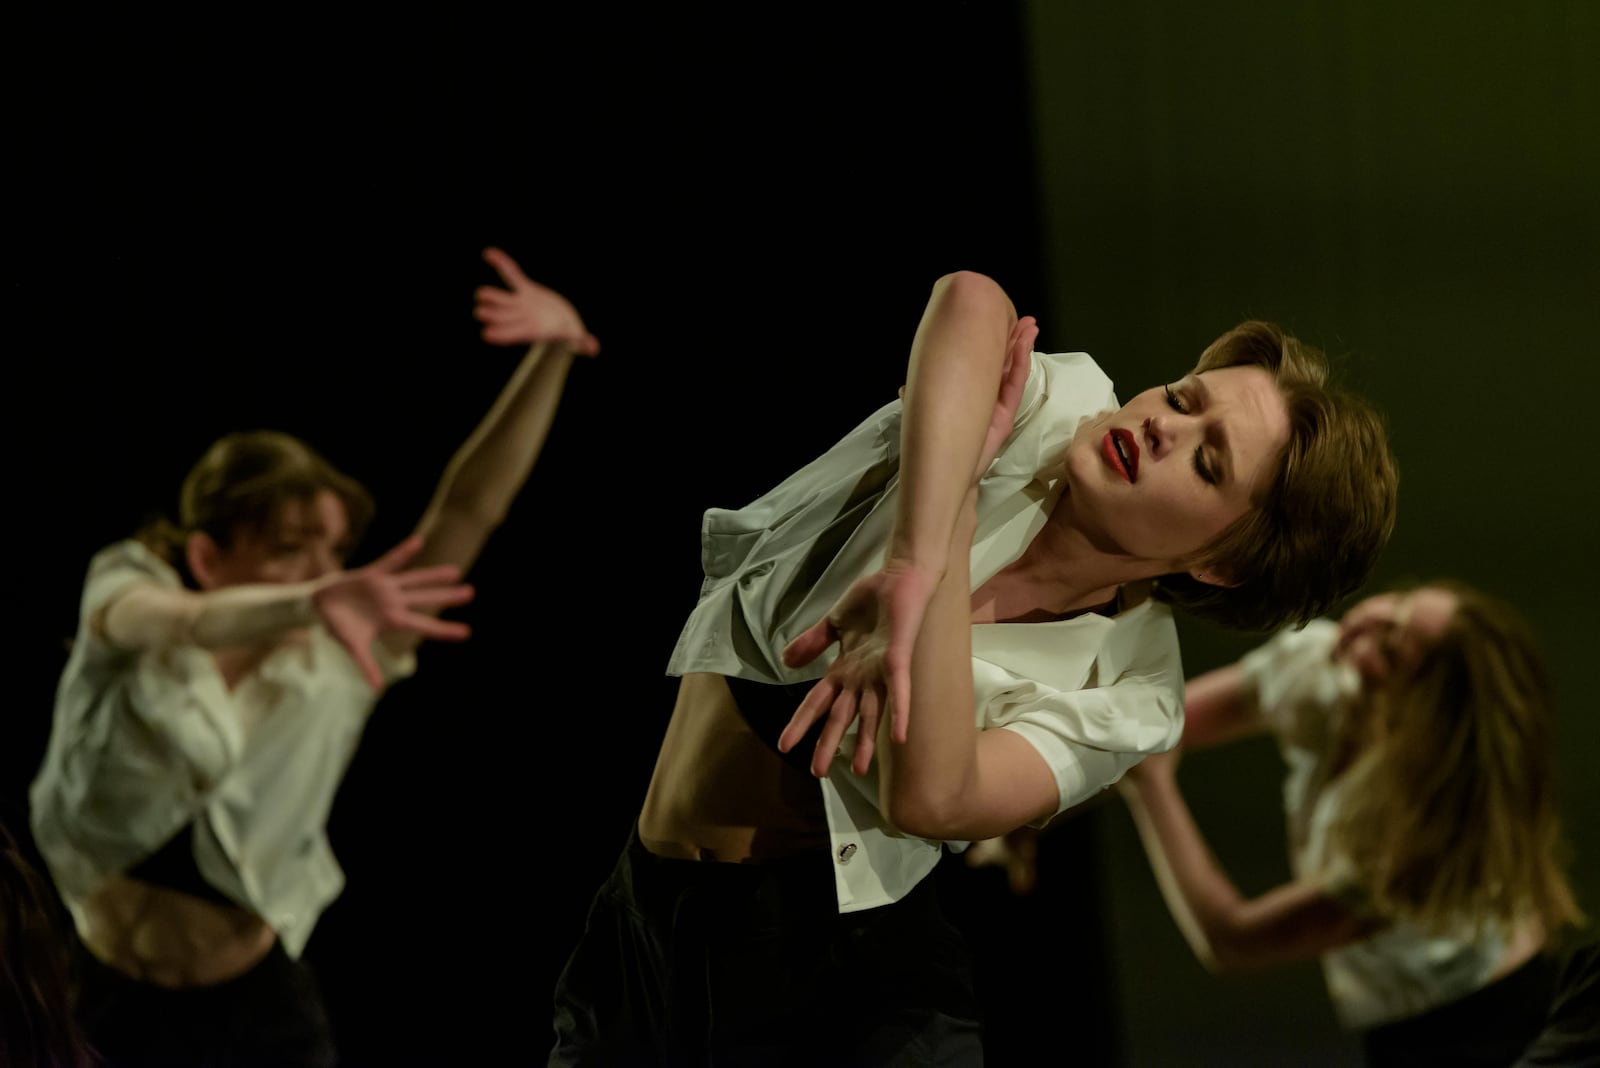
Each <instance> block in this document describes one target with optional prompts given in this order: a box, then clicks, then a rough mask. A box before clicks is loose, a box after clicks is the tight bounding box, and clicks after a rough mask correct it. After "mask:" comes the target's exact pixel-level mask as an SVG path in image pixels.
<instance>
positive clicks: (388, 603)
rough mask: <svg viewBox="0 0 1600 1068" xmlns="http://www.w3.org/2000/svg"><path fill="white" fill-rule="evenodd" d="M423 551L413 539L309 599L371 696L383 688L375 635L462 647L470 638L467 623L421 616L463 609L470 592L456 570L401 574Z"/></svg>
mask: <svg viewBox="0 0 1600 1068" xmlns="http://www.w3.org/2000/svg"><path fill="white" fill-rule="evenodd" d="M421 549H422V539H421V538H419V537H416V536H415V535H413V536H412V537H409V538H407V539H406V540H405V541H402V542H401V543H400V544H399V545H397V546H395V547H394V548H393V549H390V550H389V551H388V552H386V553H384V554H383V556H382V557H380V558H379V559H377V560H375V561H373V562H372V563H370V564H368V565H367V566H366V567H361V568H357V569H356V570H354V571H341V572H338V573H336V574H333V575H329V576H328V577H327V578H325V579H322V580H321V581H319V582H318V583H317V588H316V590H315V592H314V593H313V594H312V601H313V603H314V604H315V605H316V608H317V611H318V612H320V613H321V614H322V618H323V621H324V622H326V623H327V625H328V630H329V631H331V632H332V633H333V635H334V637H336V638H337V639H338V640H339V642H340V644H342V645H343V646H344V647H345V648H346V649H348V650H349V651H350V655H351V656H352V657H354V658H355V661H356V664H357V666H359V667H360V668H361V673H362V675H364V676H365V677H366V680H367V682H368V683H370V684H371V685H372V688H373V689H374V690H379V689H382V688H383V673H382V671H380V670H379V668H378V662H377V660H376V659H374V657H373V655H372V642H373V639H375V638H376V637H378V635H379V634H381V633H383V632H385V631H392V630H401V631H409V632H411V633H414V634H418V635H421V636H422V637H424V638H434V639H437V640H440V641H462V640H464V639H466V638H467V637H468V636H469V635H470V634H471V628H469V627H468V626H467V625H466V624H465V623H459V622H451V621H447V620H441V619H437V618H435V617H434V616H431V615H428V614H427V613H426V612H423V611H419V609H433V608H446V607H450V606H453V605H460V604H466V603H467V602H468V601H470V600H472V597H473V592H474V591H473V589H472V587H471V586H469V585H467V584H465V583H462V582H461V581H460V578H461V569H460V568H459V567H457V566H456V565H454V564H438V565H436V566H433V567H420V568H416V569H413V570H409V571H408V570H405V565H406V563H407V562H408V561H409V560H411V558H412V557H414V556H416V555H417V553H418V552H419V551H420V550H421Z"/></svg>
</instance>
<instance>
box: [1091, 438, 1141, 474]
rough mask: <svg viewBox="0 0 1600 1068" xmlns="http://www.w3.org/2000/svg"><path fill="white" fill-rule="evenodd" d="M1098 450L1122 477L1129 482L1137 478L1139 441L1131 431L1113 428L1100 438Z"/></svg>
mask: <svg viewBox="0 0 1600 1068" xmlns="http://www.w3.org/2000/svg"><path fill="white" fill-rule="evenodd" d="M1100 452H1101V454H1102V455H1104V456H1105V458H1106V463H1108V464H1110V465H1111V466H1112V468H1114V469H1115V470H1116V472H1117V473H1118V474H1120V475H1121V476H1122V477H1123V478H1125V479H1127V480H1128V481H1129V482H1137V481H1138V480H1139V443H1138V442H1137V441H1135V440H1134V437H1133V432H1132V431H1130V430H1122V429H1120V428H1113V429H1111V430H1109V431H1107V432H1106V436H1105V437H1104V438H1102V439H1101V440H1100Z"/></svg>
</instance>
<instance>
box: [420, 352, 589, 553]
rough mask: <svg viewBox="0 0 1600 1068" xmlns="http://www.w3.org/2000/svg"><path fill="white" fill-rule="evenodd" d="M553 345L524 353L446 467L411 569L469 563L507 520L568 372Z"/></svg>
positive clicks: (565, 355) (565, 357)
mask: <svg viewBox="0 0 1600 1068" xmlns="http://www.w3.org/2000/svg"><path fill="white" fill-rule="evenodd" d="M572 360H573V355H572V351H571V350H570V349H568V348H566V347H565V346H562V345H555V344H536V345H534V346H533V347H531V348H530V349H529V350H528V353H527V355H526V356H524V357H523V359H522V362H521V363H520V364H519V365H518V366H517V369H516V371H515V372H514V373H513V374H512V376H511V379H510V380H509V381H508V382H507V383H506V385H505V388H503V389H502V390H501V391H500V395H499V396H498V397H497V398H496V400H495V402H494V405H493V407H491V408H490V410H489V413H488V414H487V415H485V416H484V418H483V421H482V422H480V423H479V424H478V426H477V428H476V429H475V430H474V431H473V432H472V435H471V436H470V437H468V438H467V440H466V441H465V442H464V443H463V444H462V446H461V447H460V448H459V449H457V450H456V453H455V455H454V456H453V457H451V459H450V463H449V465H448V466H447V467H446V468H445V472H444V475H443V477H442V478H440V480H439V485H438V488H437V489H436V490H435V491H434V495H433V500H432V501H431V502H430V503H429V505H428V509H427V511H426V512H425V513H424V514H423V518H422V520H421V522H420V523H418V525H417V531H416V532H417V533H418V534H419V535H421V536H422V537H423V539H424V542H425V546H424V548H423V550H422V553H421V554H420V555H419V557H418V559H417V560H416V561H415V563H416V564H417V565H418V566H421V565H426V564H438V563H452V564H457V565H459V566H460V567H461V568H462V569H463V570H465V569H466V568H467V567H469V566H470V565H471V563H472V562H473V561H474V560H475V559H476V558H477V556H478V553H479V552H480V551H481V549H482V548H483V543H484V542H485V541H486V540H487V539H488V536H489V534H490V533H491V532H492V531H493V530H494V529H495V528H496V527H497V526H499V525H500V523H501V522H502V521H503V520H504V518H505V515H506V512H507V511H508V510H509V509H510V507H511V502H512V500H514V499H515V497H516V495H517V493H518V492H519V491H520V490H521V489H522V486H523V484H524V483H525V482H526V481H527V478H528V474H529V472H531V471H532V469H533V464H534V461H535V460H536V459H537V458H538V455H539V451H540V449H541V448H543V446H544V441H545V438H546V436H547V435H548V434H549V431H550V426H551V423H552V422H553V421H554V419H555V413H556V408H557V406H558V405H559V403H560V400H561V393H562V390H563V388H564V386H565V384H566V379H567V373H568V372H569V371H570V370H571V368H572Z"/></svg>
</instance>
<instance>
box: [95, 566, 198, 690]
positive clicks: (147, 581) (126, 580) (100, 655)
mask: <svg viewBox="0 0 1600 1068" xmlns="http://www.w3.org/2000/svg"><path fill="white" fill-rule="evenodd" d="M145 585H150V586H162V587H165V588H167V589H178V588H180V587H181V586H182V585H183V583H182V580H180V579H179V578H178V574H177V572H176V571H174V570H173V569H172V568H171V566H169V565H168V564H167V563H166V562H165V561H163V560H162V559H161V558H160V557H158V556H156V554H155V553H153V552H151V551H150V550H149V549H147V548H145V546H143V545H141V544H140V543H139V542H136V541H121V542H118V543H116V544H115V545H112V546H109V547H107V548H105V549H102V550H101V551H100V552H98V553H96V554H95V556H94V559H92V560H90V561H89V573H88V576H87V577H86V578H85V580H84V583H83V598H82V600H81V602H80V604H79V609H78V637H77V640H78V641H79V642H80V643H82V645H83V647H84V655H85V657H86V658H87V659H88V661H89V662H90V663H93V664H100V663H105V662H108V661H114V660H118V659H131V658H134V657H136V656H137V655H138V653H137V651H136V650H131V649H123V648H120V647H119V646H116V645H113V644H112V643H111V642H110V641H108V640H107V639H106V637H105V631H104V629H103V624H104V617H105V612H106V609H107V608H109V607H110V606H111V604H112V602H114V601H115V600H116V599H117V598H118V597H120V596H122V595H123V594H124V593H126V592H128V591H129V590H130V589H132V588H133V587H135V586H145Z"/></svg>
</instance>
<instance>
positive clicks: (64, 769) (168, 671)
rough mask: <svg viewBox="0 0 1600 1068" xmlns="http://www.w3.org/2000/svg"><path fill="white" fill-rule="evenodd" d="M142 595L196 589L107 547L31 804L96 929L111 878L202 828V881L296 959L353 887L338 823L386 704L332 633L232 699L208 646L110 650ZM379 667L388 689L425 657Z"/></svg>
mask: <svg viewBox="0 0 1600 1068" xmlns="http://www.w3.org/2000/svg"><path fill="white" fill-rule="evenodd" d="M139 583H155V584H158V585H162V586H167V587H172V588H178V587H181V585H182V583H181V580H180V579H179V577H178V575H177V572H175V571H174V570H173V569H172V568H171V567H170V566H168V565H167V564H166V562H164V561H163V560H161V559H160V558H159V557H157V556H156V555H155V554H154V553H152V552H150V550H148V549H147V548H145V547H144V546H143V545H141V544H140V543H138V542H136V541H131V540H130V541H123V542H118V543H117V544H115V545H111V546H109V547H107V548H105V549H103V550H101V551H100V552H99V553H97V554H96V555H95V557H94V559H93V560H92V561H91V563H90V565H89V571H88V577H87V580H86V581H85V584H84V590H83V599H82V603H81V606H80V612H79V622H78V629H77V637H76V639H75V641H74V643H73V649H72V653H71V656H70V657H69V659H68V661H67V665H66V668H65V669H64V670H63V672H62V675H61V681H60V684H59V686H58V688H57V691H56V702H55V718H54V722H53V724H52V728H51V734H50V743H49V747H48V749H47V750H46V754H45V759H44V762H43V764H42V766H41V767H40V770H39V773H38V775H37V776H36V777H35V778H34V781H33V784H32V787H31V789H30V791H29V799H30V806H31V820H32V826H33V832H34V837H35V840H36V841H37V843H38V846H39V850H40V852H41V854H42V855H43V857H44V859H45V861H46V863H47V865H48V866H49V869H50V873H51V875H52V877H53V878H54V879H55V883H56V886H57V888H58V889H59V890H60V892H61V894H62V897H63V899H64V900H65V902H66V904H67V906H68V908H69V909H70V910H71V912H72V914H73V917H74V919H75V920H76V922H77V923H78V925H79V928H80V930H82V928H83V925H84V914H83V905H84V902H85V901H86V900H87V899H88V898H89V897H90V896H91V895H92V894H94V893H95V891H96V890H97V889H98V888H99V887H100V886H101V885H102V884H103V883H104V882H105V880H107V879H108V878H110V877H112V876H114V875H117V874H119V873H121V872H124V871H127V870H128V869H129V868H131V867H133V866H134V865H136V864H138V863H139V861H141V860H143V859H144V858H145V857H147V856H149V855H150V854H151V853H153V852H155V851H156V850H157V849H158V848H160V846H161V845H162V844H163V843H165V842H166V841H167V840H168V839H169V838H171V837H172V836H173V835H174V834H176V833H177V832H178V831H180V830H181V829H182V828H183V827H184V826H185V825H187V824H189V823H191V822H192V823H194V824H195V834H194V859H195V863H196V865H197V867H198V868H199V870H200V873H201V875H202V876H203V877H204V878H205V880H206V881H207V882H208V883H210V884H211V885H212V886H214V887H216V889H217V890H219V891H221V892H222V893H223V894H224V895H225V896H227V897H228V898H230V899H231V900H233V901H235V902H237V903H238V904H239V905H242V906H244V907H245V908H248V909H250V910H251V911H253V912H255V913H256V914H258V915H260V916H261V917H262V918H263V919H265V920H266V921H267V923H269V924H270V925H271V926H272V927H273V929H274V930H276V932H277V934H278V937H279V938H280V939H281V940H282V942H283V946H284V949H285V951H287V952H288V953H289V955H290V956H292V957H298V956H299V955H300V952H301V950H302V949H303V948H304V947H305V944H306V940H307V939H308V938H309V937H310V935H311V930H312V927H313V926H314V925H315V923H316V921H317V918H318V916H320V915H321V913H322V911H323V909H325V908H326V907H327V906H328V905H329V904H330V903H331V902H332V901H333V900H334V899H335V898H336V897H338V895H339V892H340V891H341V890H342V889H343V887H344V872H343V871H342V870H341V869H340V867H339V864H338V862H337V861H336V860H335V859H334V856H333V852H332V850H331V849H330V847H329V845H328V840H327V834H326V825H327V818H328V813H329V810H330V809H331V808H332V805H333V798H334V794H335V792H336V790H337V789H338V786H339V781H340V779H341V778H342V777H343V775H344V773H345V770H346V768H347V767H348V766H349V763H350V759H351V757H352V756H353V755H354V752H355V748H356V744H357V743H358V742H359V741H360V738H361V732H362V730H363V728H364V727H365V725H366V720H367V715H368V713H370V712H371V711H372V707H373V705H374V704H375V703H376V699H377V694H375V693H374V692H373V690H372V688H371V687H370V686H369V685H368V684H367V683H366V681H365V680H364V678H363V677H362V675H361V672H360V670H359V668H357V667H356V665H355V662H354V661H353V660H352V659H351V658H350V656H349V655H348V653H346V651H345V650H344V648H343V647H342V646H340V645H339V644H338V642H337V641H336V640H335V639H334V638H333V637H332V635H330V634H329V633H328V632H327V630H326V629H325V628H323V627H322V626H320V625H319V626H314V627H310V628H308V629H307V630H306V631H305V632H304V633H305V634H306V636H307V637H306V642H305V643H304V644H303V645H290V644H286V645H284V646H282V647H280V648H278V649H277V650H275V651H274V652H273V653H271V654H270V655H269V656H268V657H267V658H266V659H265V660H264V661H263V662H262V663H261V665H260V666H259V667H258V668H257V669H256V670H255V671H254V672H252V673H251V674H250V675H249V676H247V677H246V678H245V679H243V680H242V681H241V682H240V684H239V685H238V686H237V687H236V688H235V689H234V690H233V691H232V692H230V691H229V690H228V688H227V686H226V685H225V684H224V682H223V680H222V676H221V675H220V674H219V673H218V671H217V668H216V662H215V660H214V659H213V658H212V655H211V654H210V653H209V652H207V651H206V650H204V649H201V648H199V647H198V646H193V645H188V646H170V647H166V648H161V649H156V650H149V651H144V652H138V651H128V650H124V649H119V648H117V647H115V646H112V645H110V644H109V643H107V642H106V641H105V640H104V639H103V638H102V637H100V636H99V635H98V634H96V632H95V628H94V626H92V621H93V620H94V619H95V618H96V617H97V615H98V614H99V613H100V611H101V610H102V609H103V608H104V606H106V605H107V604H109V603H110V602H111V600H112V599H114V598H115V597H116V596H117V595H118V594H120V593H122V592H124V591H126V590H127V589H128V588H129V587H130V586H132V585H135V584H139ZM374 654H375V656H376V657H377V658H378V663H379V666H380V668H381V669H382V670H383V672H384V675H385V679H386V681H393V680H395V679H398V678H402V677H404V676H407V675H410V674H411V672H412V671H413V670H414V668H415V657H414V656H411V655H409V654H408V655H406V656H405V657H392V656H389V655H387V654H386V653H385V650H384V648H383V646H382V644H381V643H376V644H375V645H374Z"/></svg>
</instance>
